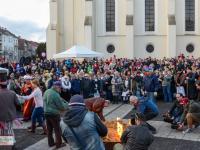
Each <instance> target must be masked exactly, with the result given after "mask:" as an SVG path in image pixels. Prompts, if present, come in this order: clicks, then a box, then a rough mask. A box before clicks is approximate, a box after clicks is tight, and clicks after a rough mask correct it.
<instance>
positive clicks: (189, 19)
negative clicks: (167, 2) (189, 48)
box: [185, 0, 195, 31]
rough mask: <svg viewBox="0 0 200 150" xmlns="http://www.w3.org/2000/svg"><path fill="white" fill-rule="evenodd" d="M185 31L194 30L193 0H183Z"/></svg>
mask: <svg viewBox="0 0 200 150" xmlns="http://www.w3.org/2000/svg"><path fill="white" fill-rule="evenodd" d="M185 31H195V0H185Z"/></svg>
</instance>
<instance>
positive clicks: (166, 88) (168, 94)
mask: <svg viewBox="0 0 200 150" xmlns="http://www.w3.org/2000/svg"><path fill="white" fill-rule="evenodd" d="M163 94H164V101H165V102H172V93H171V86H170V85H167V86H163Z"/></svg>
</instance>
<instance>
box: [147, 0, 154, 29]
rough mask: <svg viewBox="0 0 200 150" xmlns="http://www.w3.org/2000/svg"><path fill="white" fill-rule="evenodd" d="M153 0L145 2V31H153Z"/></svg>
mask: <svg viewBox="0 0 200 150" xmlns="http://www.w3.org/2000/svg"><path fill="white" fill-rule="evenodd" d="M154 3H155V2H154V0H145V31H155V4H154Z"/></svg>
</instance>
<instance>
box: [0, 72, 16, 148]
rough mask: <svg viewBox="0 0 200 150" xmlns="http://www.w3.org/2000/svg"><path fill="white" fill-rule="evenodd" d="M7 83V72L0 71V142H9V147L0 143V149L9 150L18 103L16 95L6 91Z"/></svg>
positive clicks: (13, 140) (12, 142)
mask: <svg viewBox="0 0 200 150" xmlns="http://www.w3.org/2000/svg"><path fill="white" fill-rule="evenodd" d="M7 83H8V82H7V72H6V70H1V69H0V137H1V136H4V137H5V138H2V139H3V140H2V139H1V142H9V143H8V144H9V147H3V146H1V144H2V143H1V142H0V149H9V148H10V146H13V145H14V143H15V138H14V131H13V121H14V120H15V119H16V116H17V114H16V106H17V105H19V101H18V98H17V96H16V94H15V93H14V92H13V91H10V90H8V89H7ZM6 137H8V139H6ZM11 137H12V139H11Z"/></svg>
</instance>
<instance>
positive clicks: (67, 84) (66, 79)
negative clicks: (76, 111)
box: [61, 73, 71, 101]
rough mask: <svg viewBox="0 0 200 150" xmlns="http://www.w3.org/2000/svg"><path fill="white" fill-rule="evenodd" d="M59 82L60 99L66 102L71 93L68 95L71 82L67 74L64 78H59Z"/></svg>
mask: <svg viewBox="0 0 200 150" xmlns="http://www.w3.org/2000/svg"><path fill="white" fill-rule="evenodd" d="M61 82H62V90H61V97H62V98H63V99H65V100H66V101H69V100H70V97H71V93H70V90H71V82H70V79H69V76H68V75H67V73H66V74H65V76H64V77H62V78H61Z"/></svg>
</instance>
